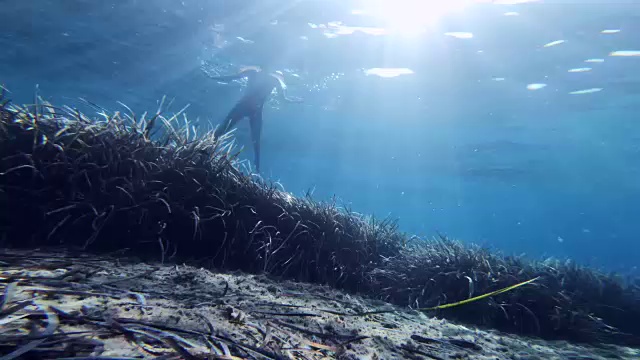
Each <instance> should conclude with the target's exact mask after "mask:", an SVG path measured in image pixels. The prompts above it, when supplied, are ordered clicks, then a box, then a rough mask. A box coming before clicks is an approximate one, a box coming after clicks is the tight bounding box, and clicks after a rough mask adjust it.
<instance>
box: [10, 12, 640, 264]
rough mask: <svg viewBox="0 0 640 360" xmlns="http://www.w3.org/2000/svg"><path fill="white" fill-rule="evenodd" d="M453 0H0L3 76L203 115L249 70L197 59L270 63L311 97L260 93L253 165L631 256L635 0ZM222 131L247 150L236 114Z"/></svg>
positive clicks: (429, 217) (502, 229)
mask: <svg viewBox="0 0 640 360" xmlns="http://www.w3.org/2000/svg"><path fill="white" fill-rule="evenodd" d="M385 3H387V4H388V3H393V4H395V8H394V7H389V8H382V6H385V5H384V4H385ZM449 3H455V1H453V0H451V1H435V0H434V1H428V0H423V1H417V0H416V1H409V0H404V1H395V2H394V1H392V0H389V1H368V2H364V1H360V2H355V1H351V2H349V1H346V0H344V1H338V0H336V1H328V0H327V1H320V0H318V1H291V0H277V1H276V0H254V1H243V0H208V1H207V0H182V1H180V0H155V1H149V0H111V1H90V0H57V1H54V0H33V1H21V0H0V12H1V14H0V83H3V84H4V85H5V86H7V87H8V88H9V89H10V90H11V91H12V97H13V98H14V99H15V101H16V102H18V103H28V102H31V99H32V98H33V94H34V92H35V91H36V84H38V89H39V90H38V91H39V93H40V94H41V95H42V96H43V97H44V98H47V99H50V100H52V101H54V102H56V103H66V104H71V105H77V106H79V107H81V106H82V103H81V102H80V101H78V100H77V99H78V97H83V98H86V99H88V100H91V101H93V102H96V103H98V104H100V105H102V106H104V107H106V108H109V109H112V110H116V109H117V110H124V109H122V108H121V107H119V105H118V104H117V101H122V102H123V103H125V104H127V105H129V106H130V107H131V108H133V109H134V110H135V111H137V112H143V111H145V110H149V111H155V109H156V107H157V103H156V102H157V100H159V99H160V98H161V97H162V96H163V95H167V96H168V97H169V98H175V101H174V105H173V108H172V109H173V110H174V111H178V110H180V109H181V108H182V107H183V106H184V105H186V104H191V106H190V108H189V109H188V110H187V114H188V115H189V118H191V119H194V120H195V119H196V118H198V119H199V122H198V123H199V124H200V127H201V128H202V129H205V128H206V126H207V125H208V124H211V125H212V126H215V125H216V124H218V123H219V122H220V121H221V120H222V118H223V117H224V116H225V115H226V113H227V112H228V111H229V110H230V109H231V107H232V106H233V105H234V102H235V101H236V100H238V99H239V97H240V96H241V93H242V89H243V85H242V84H241V83H233V84H230V85H222V84H219V83H217V82H215V81H212V80H211V79H209V78H208V77H207V76H206V74H205V72H204V71H203V70H206V71H208V72H215V73H222V74H226V73H230V72H233V71H235V70H237V69H238V68H239V67H240V66H243V65H261V66H267V65H268V66H272V67H274V68H278V69H280V70H282V71H283V72H284V73H285V80H286V81H287V83H288V84H289V91H290V94H291V95H295V96H300V97H303V98H304V99H305V103H304V104H279V103H277V102H276V101H273V102H270V103H269V105H268V106H267V107H266V109H265V114H264V118H265V126H264V129H263V139H262V142H263V145H262V146H263V154H262V172H263V176H265V177H268V178H270V179H273V180H278V181H280V183H282V184H283V186H284V188H285V189H286V190H288V191H291V192H293V193H295V194H298V195H301V194H304V193H305V192H306V191H307V190H309V189H312V190H313V194H314V197H315V198H317V199H329V198H330V197H331V196H333V195H336V196H337V197H338V198H340V199H342V201H343V202H344V203H346V204H348V205H349V206H350V207H351V208H352V210H353V211H356V212H360V213H367V214H375V215H377V216H380V217H384V216H387V215H391V216H392V217H396V218H399V220H400V227H401V229H402V230H404V231H407V232H410V233H416V234H418V235H423V236H426V237H429V236H433V235H435V234H436V233H437V232H441V233H443V234H446V235H448V236H450V237H453V238H459V239H462V240H464V241H469V242H475V243H480V244H483V245H487V246H491V247H493V248H496V249H499V250H502V251H505V252H507V253H515V254H519V253H526V254H528V255H531V256H534V257H539V256H554V257H570V258H573V259H575V260H577V261H578V262H580V263H583V264H593V265H598V266H604V267H606V268H608V269H614V270H621V271H636V270H634V269H633V267H634V266H636V265H638V263H639V261H638V258H639V257H640V221H639V220H638V218H639V214H640V123H638V122H639V121H640V118H639V117H638V111H639V110H640V102H639V96H640V72H639V71H640V56H639V55H640V36H639V35H638V34H640V0H635V1H631V0H626V1H620V0H616V1H604V0H601V1H544V2H543V1H538V2H531V3H522V4H511V5H506V4H490V3H489V2H484V3H482V4H471V5H468V6H466V7H465V8H463V9H458V10H455V11H454V10H450V11H446V9H441V8H442V7H443V5H442V4H449ZM438 4H440V5H438ZM386 6H388V5H386ZM439 7H440V8H439ZM380 9H384V10H383V11H380ZM403 9H404V10H403ZM372 13H373V15H372ZM376 13H377V14H376ZM392 15H393V16H392ZM393 18H399V19H401V20H400V21H392V20H393ZM420 28H425V30H424V31H422V32H421V31H417V30H416V29H420ZM411 29H413V30H415V31H411ZM467 33H468V34H467ZM545 45H546V46H545ZM620 51H626V52H622V53H620ZM616 52H618V53H616ZM616 55H624V56H616ZM373 68H403V69H409V70H410V72H411V73H409V74H404V75H399V76H397V77H381V76H378V75H375V74H373V73H371V69H373ZM530 84H544V85H545V86H544V87H541V88H539V89H530V88H528V87H527V86H528V85H530ZM533 88H535V86H533ZM583 90H588V91H587V93H575V92H576V91H578V92H579V91H583ZM86 110H88V109H86ZM236 135H237V139H238V143H239V144H240V145H246V146H247V151H246V153H247V154H248V158H249V159H251V158H252V155H251V147H250V143H249V136H248V126H247V124H246V122H242V123H240V125H239V128H238V132H237V134H236Z"/></svg>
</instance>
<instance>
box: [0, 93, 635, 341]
mask: <svg viewBox="0 0 640 360" xmlns="http://www.w3.org/2000/svg"><path fill="white" fill-rule="evenodd" d="M38 102H39V103H37V104H32V105H29V106H23V107H17V106H12V105H10V104H9V102H8V101H7V99H6V98H4V96H0V119H1V120H0V205H1V206H2V209H3V210H2V212H1V214H0V239H2V240H0V241H1V243H0V245H1V246H5V247H22V248H25V247H43V246H64V247H66V248H71V249H82V250H84V251H91V252H114V251H124V250H125V249H126V250H127V251H128V253H130V254H135V255H136V256H139V257H141V258H147V259H159V260H161V261H163V262H164V261H169V260H178V259H179V260H181V261H187V260H189V261H192V262H196V263H197V264H198V265H200V266H206V267H209V268H218V269H226V270H242V271H246V272H250V273H266V274H269V275H270V276H274V277H280V278H285V279H292V280H297V281H303V282H312V283H319V284H327V285H330V286H333V287H336V288H340V289H344V290H347V291H351V292H358V293H362V294H366V295H368V296H371V297H375V298H379V299H382V300H385V301H388V302H391V303H394V304H398V305H403V306H411V307H414V308H425V307H430V306H435V305H439V304H443V303H449V302H454V301H460V300H464V299H467V298H469V297H473V296H477V295H480V294H483V293H487V292H491V291H495V290H498V289H501V288H504V287H508V286H510V285H513V284H516V283H519V282H523V281H526V280H529V279H531V278H534V277H537V276H539V277H540V279H539V280H538V281H536V282H535V283H534V284H532V285H527V286H524V287H522V288H520V289H517V290H514V291H511V292H508V293H505V294H500V295H498V296H496V297H492V298H489V299H483V300H479V301H477V302H473V303H471V304H467V305H463V306H459V307H454V308H450V309H445V310H439V311H438V312H437V313H436V314H437V315H439V316H442V317H445V318H449V319H455V320H458V321H463V322H466V323H470V324H476V325H482V326H487V327H491V328H496V329H499V330H503V331H509V332H514V333H519V334H528V335H535V336H540V337H543V338H548V339H569V340H575V341H587V342H612V343H620V344H631V345H639V344H640V289H639V286H638V283H625V282H623V281H622V280H621V279H619V278H617V277H615V276H613V275H605V274H601V273H599V272H597V271H596V270H592V269H588V268H583V267H579V266H577V265H575V264H574V263H572V262H560V261H556V260H546V261H531V260H525V259H520V258H513V257H506V256H503V255H500V254H497V253H490V252H488V251H487V250H485V249H481V248H477V247H473V246H467V245H463V244H461V243H459V242H456V241H451V240H448V239H444V238H440V239H435V240H430V241H427V240H421V239H415V238H410V237H408V236H407V235H406V234H403V233H401V232H399V231H398V229H397V226H396V223H395V222H394V221H389V220H384V221H377V220H375V219H371V218H367V217H363V216H360V215H356V214H353V213H351V212H349V211H346V210H342V209H339V208H338V207H337V206H336V204H335V202H331V203H324V202H318V201H314V200H312V199H311V198H310V197H308V196H307V197H304V198H297V197H292V196H291V195H289V194H288V193H285V192H283V191H281V190H279V189H278V188H277V187H276V185H275V184H271V183H267V182H265V181H262V180H257V179H255V178H253V177H251V176H249V175H246V174H244V173H243V172H241V171H240V170H239V169H240V166H239V165H240V163H239V161H238V160H237V157H236V153H235V152H234V147H233V146H232V143H230V142H229V141H228V138H227V137H222V138H216V137H214V136H213V132H212V131H208V132H205V133H202V134H199V133H197V132H196V129H195V128H194V127H192V126H191V125H190V124H189V123H188V121H187V120H186V117H185V116H184V115H181V114H178V115H176V116H173V117H170V118H167V117H165V116H163V115H162V114H161V113H160V111H158V113H156V114H154V115H153V116H151V117H145V116H143V117H141V118H136V117H135V115H133V114H130V115H123V114H121V113H117V112H116V113H108V112H106V111H105V110H104V109H101V110H100V112H99V113H98V115H99V116H98V117H97V118H89V117H87V116H86V115H84V114H81V113H80V112H78V111H77V110H75V109H71V108H68V107H64V108H59V107H54V106H52V105H50V104H48V103H44V102H42V101H40V100H39V101H38Z"/></svg>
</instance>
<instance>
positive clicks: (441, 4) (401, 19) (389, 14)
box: [359, 0, 477, 34]
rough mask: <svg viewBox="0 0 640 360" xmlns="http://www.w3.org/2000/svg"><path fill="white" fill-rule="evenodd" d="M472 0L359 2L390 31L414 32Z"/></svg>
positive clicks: (364, 9) (363, 10)
mask: <svg viewBox="0 0 640 360" xmlns="http://www.w3.org/2000/svg"><path fill="white" fill-rule="evenodd" d="M475 2H477V1H474V0H365V1H363V2H361V9H359V11H362V12H364V13H367V14H370V15H372V16H374V17H376V18H379V19H381V20H382V21H384V22H385V27H386V28H387V30H389V31H391V32H399V33H403V34H416V33H420V32H422V31H424V30H425V29H426V28H428V27H430V26H433V25H435V24H436V23H437V22H438V20H439V19H440V18H441V17H442V16H444V15H447V14H450V13H453V12H456V11H461V10H463V9H465V8H466V7H467V6H469V5H470V4H473V3H475Z"/></svg>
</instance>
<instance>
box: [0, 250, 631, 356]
mask: <svg viewBox="0 0 640 360" xmlns="http://www.w3.org/2000/svg"><path fill="white" fill-rule="evenodd" d="M0 290H1V292H2V294H3V295H2V302H1V303H0V306H1V308H0V356H2V357H0V358H1V359H2V360H5V359H7V360H8V359H61V358H62V359H64V358H75V359H142V358H145V359H146V358H154V359H523V360H524V359H528V360H533V359H545V360H551V359H640V349H632V348H625V347H619V346H612V345H601V346H597V347H596V346H588V345H584V344H572V343H567V342H563V341H544V340H541V339H535V338H525V337H518V336H515V335H511V334H504V333H500V332H497V331H491V330H483V329H477V328H473V327H468V326H463V325H459V324H454V323H451V322H449V321H446V320H441V319H436V318H433V317H430V316H428V314H424V313H420V312H415V311H411V310H409V309H405V308H399V307H394V306H392V305H389V304H385V303H382V302H379V301H374V300H369V299H366V298H361V297H358V296H354V295H349V294H346V293H343V292H340V291H337V290H335V289H332V288H328V287H322V286H317V285H310V284H302V283H295V282H290V281H277V280H275V279H271V278H268V277H266V276H261V275H248V274H243V273H229V272H214V271H209V270H206V269H204V268H198V267H194V266H189V265H184V264H159V263H149V262H142V261H139V260H136V259H134V258H126V257H124V256H121V257H119V256H115V255H112V256H94V255H88V254H70V253H67V252H59V251H42V250H33V251H16V250H8V249H3V250H0ZM469 306H473V305H469Z"/></svg>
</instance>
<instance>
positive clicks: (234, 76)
mask: <svg viewBox="0 0 640 360" xmlns="http://www.w3.org/2000/svg"><path fill="white" fill-rule="evenodd" d="M255 71H256V70H254V69H245V70H242V71H240V72H239V73H237V74H232V75H224V76H211V79H213V80H216V81H220V82H225V83H228V82H230V81H233V80H238V79H242V78H244V77H248V76H250V75H251V73H252V72H255Z"/></svg>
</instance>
